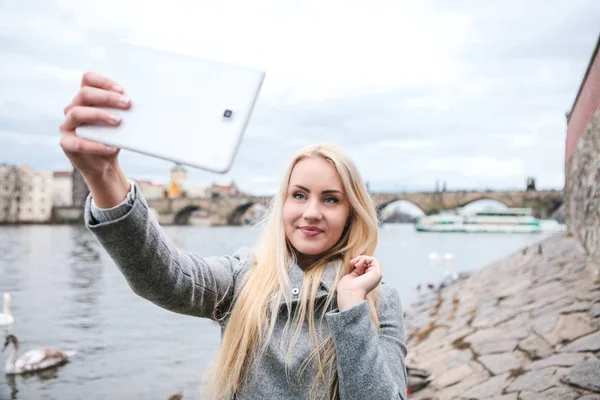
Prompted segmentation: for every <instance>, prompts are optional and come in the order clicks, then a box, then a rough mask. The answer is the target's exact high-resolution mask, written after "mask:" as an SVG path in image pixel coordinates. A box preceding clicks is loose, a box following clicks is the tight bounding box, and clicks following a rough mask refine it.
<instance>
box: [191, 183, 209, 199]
mask: <svg viewBox="0 0 600 400" xmlns="http://www.w3.org/2000/svg"><path fill="white" fill-rule="evenodd" d="M209 189H210V186H209V185H206V184H202V183H192V184H190V185H189V187H188V190H187V196H188V197H191V198H196V199H205V198H207V197H209V195H208V192H209Z"/></svg>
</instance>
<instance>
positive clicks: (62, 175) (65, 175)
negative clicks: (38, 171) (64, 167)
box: [52, 171, 73, 178]
mask: <svg viewBox="0 0 600 400" xmlns="http://www.w3.org/2000/svg"><path fill="white" fill-rule="evenodd" d="M52 176H54V177H55V178H70V177H72V176H73V171H54V172H53V173H52Z"/></svg>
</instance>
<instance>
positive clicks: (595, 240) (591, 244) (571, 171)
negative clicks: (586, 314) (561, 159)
mask: <svg viewBox="0 0 600 400" xmlns="http://www.w3.org/2000/svg"><path fill="white" fill-rule="evenodd" d="M565 213H566V220H567V224H568V227H569V233H570V234H571V235H573V237H574V238H575V239H577V241H578V242H579V243H580V244H581V245H582V246H583V247H584V248H585V250H586V251H587V253H588V255H589V256H590V258H591V260H592V262H595V263H596V264H597V265H598V266H599V267H600V111H597V112H596V114H595V116H594V118H593V119H592V121H591V122H590V123H589V124H588V126H587V128H586V131H585V133H584V135H583V137H582V138H581V139H580V140H579V142H578V143H577V147H576V148H575V150H574V151H573V154H572V155H571V157H570V158H569V160H568V161H567V164H566V169H565Z"/></svg>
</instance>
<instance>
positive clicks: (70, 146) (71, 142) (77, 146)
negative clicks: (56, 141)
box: [60, 135, 119, 155]
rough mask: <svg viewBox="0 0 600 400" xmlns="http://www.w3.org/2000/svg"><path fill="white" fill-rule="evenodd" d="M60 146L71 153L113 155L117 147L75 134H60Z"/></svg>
mask: <svg viewBox="0 0 600 400" xmlns="http://www.w3.org/2000/svg"><path fill="white" fill-rule="evenodd" d="M60 147H62V148H63V150H64V151H67V152H71V153H89V154H97V155H114V154H116V153H117V152H118V151H119V149H117V148H114V147H111V146H108V145H105V144H103V143H98V142H95V141H93V140H89V139H86V138H80V137H78V136H75V135H61V137H60Z"/></svg>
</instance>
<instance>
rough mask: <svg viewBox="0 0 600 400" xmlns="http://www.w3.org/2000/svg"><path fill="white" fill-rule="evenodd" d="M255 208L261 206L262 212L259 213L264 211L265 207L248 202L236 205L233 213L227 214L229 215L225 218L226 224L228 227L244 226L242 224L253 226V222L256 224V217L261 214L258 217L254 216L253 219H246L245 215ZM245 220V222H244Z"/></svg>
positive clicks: (254, 202) (256, 202)
mask: <svg viewBox="0 0 600 400" xmlns="http://www.w3.org/2000/svg"><path fill="white" fill-rule="evenodd" d="M256 206H261V207H262V208H263V209H264V210H261V211H263V212H264V211H266V207H265V205H264V204H263V203H261V202H258V201H248V202H245V203H242V204H240V205H238V206H237V207H235V208H234V209H233V211H231V212H230V213H229V215H228V216H227V224H228V225H237V226H239V225H244V222H246V223H248V224H254V223H255V222H257V220H258V217H260V216H261V215H262V212H260V214H259V215H256V216H254V217H250V218H248V219H246V214H247V213H248V211H250V209H252V208H253V207H256ZM245 219H246V221H245Z"/></svg>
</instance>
